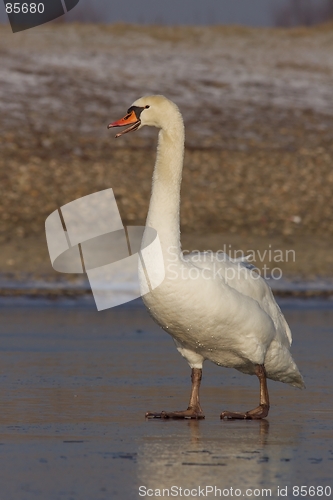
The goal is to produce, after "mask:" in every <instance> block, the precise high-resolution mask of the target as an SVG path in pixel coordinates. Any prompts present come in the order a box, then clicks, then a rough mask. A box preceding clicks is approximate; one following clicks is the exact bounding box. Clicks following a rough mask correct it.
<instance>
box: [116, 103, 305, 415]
mask: <svg viewBox="0 0 333 500" xmlns="http://www.w3.org/2000/svg"><path fill="white" fill-rule="evenodd" d="M135 120H136V121H135ZM127 123H128V124H133V126H132V127H130V128H131V129H133V130H135V129H137V128H140V127H141V126H143V125H152V126H156V127H158V128H160V132H159V140H158V152H157V160H156V164H155V169H154V174H153V185H152V195H151V200H150V205H149V212H148V217H147V223H146V225H147V226H149V227H152V228H154V229H155V230H156V231H157V233H158V236H159V240H160V243H161V248H162V252H163V259H164V267H165V279H164V281H163V283H162V284H161V285H160V286H159V287H157V288H156V289H154V290H153V291H151V292H150V293H149V294H147V295H145V296H144V297H143V300H144V302H145V304H146V306H147V307H148V308H149V311H150V314H151V315H152V316H153V318H154V319H155V321H156V322H157V323H158V324H159V325H160V326H161V327H162V328H163V329H164V330H165V331H166V332H168V333H169V334H170V335H171V336H172V337H173V338H174V341H175V343H176V346H177V349H178V351H179V352H180V353H181V354H182V356H184V357H185V358H186V359H187V361H188V363H189V365H190V367H191V368H192V380H193V378H194V379H195V380H194V382H193V384H194V385H196V386H197V387H196V388H197V390H196V391H194V392H195V394H194V395H193V388H192V396H191V400H190V407H191V402H192V403H193V402H194V401H197V406H198V411H197V418H198V414H200V412H201V408H200V405H199V399H198V388H199V384H200V380H201V370H202V364H203V361H204V360H206V359H208V360H210V361H212V362H213V363H216V364H218V365H221V366H226V367H232V368H236V369H237V370H240V371H242V372H244V373H249V374H257V376H258V377H259V379H260V381H261V384H264V385H265V383H266V382H265V383H264V382H262V381H263V380H264V379H265V378H266V375H267V377H268V378H271V379H273V380H279V381H281V382H285V383H288V384H291V385H294V386H297V387H303V386H304V384H303V379H302V376H301V375H300V373H299V371H298V368H297V366H296V364H295V362H294V361H293V359H292V357H291V354H290V351H289V349H290V345H291V340H292V339H291V332H290V329H289V327H288V324H287V322H286V320H285V319H284V316H283V315H282V313H281V311H280V308H279V306H278V305H277V303H276V302H275V300H274V297H273V294H272V291H271V289H270V287H269V286H268V285H267V283H266V282H265V281H264V280H263V279H262V278H261V277H260V276H258V275H257V274H256V273H255V272H253V271H252V270H250V269H248V267H247V266H246V264H245V263H243V262H235V261H233V260H232V259H230V258H229V257H228V256H227V255H226V254H224V258H221V257H222V256H221V254H215V255H214V254H212V253H202V254H194V255H187V256H186V257H184V256H183V255H182V253H181V245H180V231H179V205H180V185H181V178H182V167H183V155H184V125H183V120H182V117H181V114H180V112H179V110H178V108H177V106H176V105H175V104H174V103H172V102H171V101H169V100H168V99H166V98H165V97H163V96H150V97H143V98H141V99H139V100H137V101H136V102H135V103H134V104H133V106H132V107H131V108H130V109H129V114H128V115H127V117H125V119H124V120H120V121H119V122H115V123H113V124H111V126H122V125H125V124H127ZM127 130H128V129H127ZM119 135H121V134H119ZM258 367H262V368H258ZM258 370H259V371H258ZM259 372H260V373H259ZM262 389H263V387H262ZM266 392H267V388H266ZM266 399H267V402H266V403H267V404H266V403H264V404H266V406H267V407H269V403H268V393H267V398H266ZM261 406H262V405H261ZM190 407H189V408H190ZM256 410H257V409H256ZM187 411H188V410H187ZM252 411H255V410H252ZM267 412H268V409H267ZM178 413H179V414H184V415H183V416H187V415H185V413H186V412H178ZM240 415H241V417H240ZM256 415H257V414H256ZM149 416H177V415H176V413H173V414H167V413H163V414H149ZM223 416H227V417H228V418H261V415H260V416H258V415H257V416H255V417H251V412H247V414H231V413H230V412H225V414H223ZM263 416H265V415H263Z"/></svg>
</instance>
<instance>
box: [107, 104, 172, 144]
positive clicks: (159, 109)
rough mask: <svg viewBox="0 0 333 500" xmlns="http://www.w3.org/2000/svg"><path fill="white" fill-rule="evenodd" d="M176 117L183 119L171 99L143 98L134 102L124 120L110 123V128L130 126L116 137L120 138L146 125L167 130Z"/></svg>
mask: <svg viewBox="0 0 333 500" xmlns="http://www.w3.org/2000/svg"><path fill="white" fill-rule="evenodd" d="M176 117H177V118H179V117H180V118H181V115H180V112H179V110H178V107H177V106H176V104H174V103H173V102H172V101H169V99H167V98H166V97H164V96H163V95H151V96H146V97H141V98H140V99H138V100H137V101H135V102H133V104H132V106H131V107H130V108H129V109H128V110H127V114H126V115H125V116H124V118H121V119H120V120H118V121H116V122H113V123H110V125H108V128H113V127H125V126H126V125H129V127H127V128H125V129H124V130H122V132H119V134H117V135H116V137H120V136H121V135H123V134H126V133H127V132H133V131H134V130H138V129H139V128H141V127H143V126H144V125H148V126H150V127H157V128H163V129H165V128H167V127H168V126H169V125H172V122H173V121H175V118H176Z"/></svg>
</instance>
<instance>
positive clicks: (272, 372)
mask: <svg viewBox="0 0 333 500" xmlns="http://www.w3.org/2000/svg"><path fill="white" fill-rule="evenodd" d="M265 369H266V373H267V377H268V378H270V379H272V380H277V381H279V382H284V383H285V384H290V385H293V386H294V387H298V388H299V389H304V388H305V384H304V380H303V377H302V375H301V373H300V371H299V369H298V368H297V365H296V363H295V361H294V360H293V358H292V356H291V354H290V351H289V349H288V348H287V347H285V346H281V344H280V345H279V347H278V348H277V349H274V346H272V348H270V349H269V351H268V352H267V355H266V358H265Z"/></svg>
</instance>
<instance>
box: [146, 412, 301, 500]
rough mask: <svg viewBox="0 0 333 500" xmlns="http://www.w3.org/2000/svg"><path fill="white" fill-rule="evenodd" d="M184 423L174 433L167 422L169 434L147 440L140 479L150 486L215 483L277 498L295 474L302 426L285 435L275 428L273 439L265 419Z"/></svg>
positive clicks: (214, 484)
mask: <svg viewBox="0 0 333 500" xmlns="http://www.w3.org/2000/svg"><path fill="white" fill-rule="evenodd" d="M182 424H183V425H177V428H176V429H175V426H174V422H166V423H163V424H162V425H163V426H165V425H166V426H168V425H170V433H163V436H162V435H156V436H154V437H146V438H145V441H144V443H143V445H142V446H141V449H140V450H139V457H138V475H139V482H140V484H142V485H145V487H146V488H151V489H152V490H156V489H162V488H165V489H170V488H171V487H172V486H174V485H176V486H177V487H179V488H180V487H181V488H183V489H187V488H189V489H191V488H198V486H205V485H212V486H216V487H217V488H230V487H233V488H240V489H244V491H245V489H246V488H258V487H260V488H264V487H267V488H271V491H272V497H274V496H275V495H276V492H277V487H278V486H280V485H281V484H282V483H281V481H282V480H283V477H285V478H287V477H291V476H292V475H293V471H292V468H293V467H294V461H293V460H292V453H293V451H292V448H293V447H295V443H296V442H297V441H298V434H299V428H298V426H292V425H291V426H287V427H286V429H284V432H281V429H277V425H275V432H274V436H272V435H271V432H270V424H269V422H268V421H267V420H261V421H252V422H244V421H241V422H235V421H226V422H217V423H216V425H213V426H211V425H209V426H207V424H206V422H204V421H196V420H190V421H188V422H186V423H184V422H182ZM163 430H164V431H165V428H164V429H163ZM157 433H158V430H157ZM157 497H158V495H157V496H156V498H157ZM152 498H154V497H152Z"/></svg>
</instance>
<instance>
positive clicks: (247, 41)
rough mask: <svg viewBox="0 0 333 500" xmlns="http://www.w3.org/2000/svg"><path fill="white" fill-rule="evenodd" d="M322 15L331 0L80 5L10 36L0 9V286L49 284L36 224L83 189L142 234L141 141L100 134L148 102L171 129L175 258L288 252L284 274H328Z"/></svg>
mask: <svg viewBox="0 0 333 500" xmlns="http://www.w3.org/2000/svg"><path fill="white" fill-rule="evenodd" d="M332 19H333V2H332V1H331V0H251V1H249V0H234V1H232V2H231V1H229V0H220V1H219V2H218V3H217V2H215V0H207V1H206V2H205V3H203V2H199V1H197V0H183V1H182V2H181V4H179V2H176V1H174V0H172V1H170V2H168V3H166V2H158V1H156V0H155V1H153V0H142V1H141V2H136V1H134V0H127V1H126V2H125V3H120V2H118V3H115V4H114V5H112V6H110V2H109V1H108V0H96V1H94V2H93V1H89V0H81V1H80V3H79V5H78V6H77V7H75V8H74V9H73V10H72V11H70V12H69V13H68V14H66V15H65V16H63V17H61V18H59V19H57V20H56V21H54V22H51V23H48V24H46V25H42V26H40V27H37V28H34V29H31V30H27V31H23V32H20V33H16V34H13V33H12V32H11V30H10V27H9V24H8V22H7V20H6V14H5V8H4V4H3V3H0V21H2V25H1V26H0V57H1V67H0V96H1V99H0V111H1V114H0V148H1V157H0V176H1V186H0V189H1V192H0V220H1V231H0V238H1V245H2V252H1V257H0V272H1V273H2V276H11V277H13V276H16V275H21V276H23V277H24V276H25V275H26V274H29V273H30V274H31V275H33V276H37V275H41V276H49V277H52V278H54V277H55V276H58V275H57V274H56V273H55V272H54V271H53V270H52V268H51V266H50V263H49V258H48V254H47V248H46V244H45V236H44V221H45V219H46V217H47V216H48V215H49V214H50V213H51V212H52V211H54V210H55V209H57V208H58V207H60V206H62V205H63V204H65V203H68V202H69V201H72V200H73V199H76V198H79V197H81V196H84V195H86V194H90V193H92V192H94V191H98V190H102V189H106V188H109V187H112V188H113V189H114V192H115V194H116V198H117V202H118V205H119V208H120V212H121V215H122V218H123V221H124V223H125V224H134V225H136V224H138V225H142V224H144V222H145V217H146V214H147V209H148V202H149V196H150V186H151V175H152V169H153V164H154V158H155V149H156V131H154V130H142V131H140V132H139V133H137V134H131V135H128V136H125V137H123V138H121V139H119V140H117V141H116V140H115V139H114V138H113V136H114V134H113V133H112V131H108V130H107V129H106V126H107V124H108V123H109V122H110V121H113V120H115V119H117V118H120V117H121V116H123V114H124V112H125V111H126V110H127V108H128V107H129V106H130V105H131V103H132V102H133V101H134V100H136V99H137V98H138V97H140V96H141V95H144V94H149V93H162V94H165V95H166V96H167V97H169V98H170V99H172V100H174V101H175V102H176V103H177V104H178V106H179V107H180V110H181V112H182V114H183V116H184V120H185V125H186V156H185V169H184V178H183V187H182V207H181V222H182V237H183V246H184V248H186V249H200V250H202V249H204V248H205V249H210V250H219V249H222V250H223V249H226V250H227V251H230V250H231V253H232V251H233V250H234V249H238V248H241V249H243V250H244V251H247V250H249V249H251V250H252V249H254V250H255V249H260V250H261V251H264V250H265V249H267V248H268V247H269V246H271V248H276V249H282V250H283V249H290V248H292V249H294V250H295V252H296V260H295V262H288V263H283V262H282V263H281V267H282V268H283V271H284V273H285V276H288V277H291V278H293V279H294V278H295V277H298V278H304V279H308V280H317V279H319V278H320V279H321V278H330V277H331V276H332V268H333V253H332V251H331V246H332V239H333V216H332V213H333V200H332V188H333V171H332V159H333V140H332V139H333V132H332V130H333V100H332V85H333V21H332ZM23 279H25V278H23Z"/></svg>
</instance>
